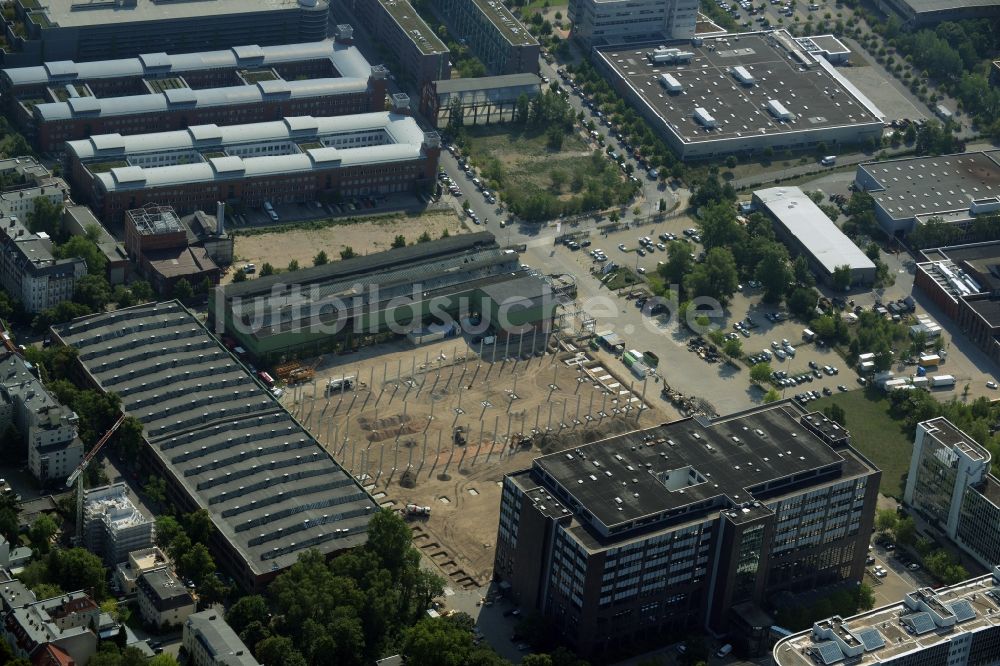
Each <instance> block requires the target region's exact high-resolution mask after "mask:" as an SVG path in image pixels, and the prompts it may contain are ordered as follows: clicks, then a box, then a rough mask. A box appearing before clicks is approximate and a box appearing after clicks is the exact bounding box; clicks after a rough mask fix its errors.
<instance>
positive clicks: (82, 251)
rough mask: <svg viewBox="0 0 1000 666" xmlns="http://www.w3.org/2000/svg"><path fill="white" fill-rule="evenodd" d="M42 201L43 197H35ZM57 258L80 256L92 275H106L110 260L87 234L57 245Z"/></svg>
mask: <svg viewBox="0 0 1000 666" xmlns="http://www.w3.org/2000/svg"><path fill="white" fill-rule="evenodd" d="M35 201H36V202H37V201H42V199H35ZM53 254H54V255H55V256H56V258H57V259H73V258H76V257H79V258H81V259H83V261H84V263H86V264H87V272H88V273H89V274H91V275H104V274H105V271H106V270H107V268H108V260H107V258H106V257H105V256H104V253H103V252H101V250H100V248H98V247H97V244H95V243H94V241H92V240H90V239H89V238H87V237H86V236H73V237H72V238H70V239H69V240H67V241H66V242H65V243H63V244H62V245H57V246H56V247H55V249H54V251H53Z"/></svg>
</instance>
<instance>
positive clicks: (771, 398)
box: [764, 388, 781, 404]
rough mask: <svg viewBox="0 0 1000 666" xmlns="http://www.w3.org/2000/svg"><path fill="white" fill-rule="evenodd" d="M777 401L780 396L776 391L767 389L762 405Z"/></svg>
mask: <svg viewBox="0 0 1000 666" xmlns="http://www.w3.org/2000/svg"><path fill="white" fill-rule="evenodd" d="M778 400H781V394H780V393H778V391H777V390H776V389H773V388H772V389H768V391H767V393H765V394H764V404H768V403H771V402H777V401H778Z"/></svg>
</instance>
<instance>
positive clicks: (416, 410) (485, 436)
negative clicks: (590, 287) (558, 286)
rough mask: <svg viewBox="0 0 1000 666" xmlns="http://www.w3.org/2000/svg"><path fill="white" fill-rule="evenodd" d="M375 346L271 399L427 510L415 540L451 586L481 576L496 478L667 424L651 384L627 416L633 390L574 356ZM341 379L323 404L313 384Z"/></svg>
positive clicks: (489, 549)
mask: <svg viewBox="0 0 1000 666" xmlns="http://www.w3.org/2000/svg"><path fill="white" fill-rule="evenodd" d="M379 349H380V350H382V351H383V352H384V353H382V354H380V355H379V354H377V353H376V352H375V350H365V351H364V352H362V353H359V354H352V355H350V356H343V357H336V358H332V357H327V358H325V359H324V361H326V362H324V363H321V364H320V367H319V368H318V369H317V375H316V382H317V388H316V389H315V390H314V389H313V388H312V387H311V386H304V387H300V388H298V389H291V390H289V392H288V393H287V394H286V395H285V397H284V398H283V400H282V402H283V403H284V404H285V405H286V406H287V407H288V408H289V409H290V410H291V411H292V412H293V413H294V414H295V415H296V416H297V417H298V418H299V419H300V421H301V422H302V423H303V424H304V425H305V426H306V427H307V428H308V429H309V430H310V431H311V432H312V433H314V435H315V436H316V437H317V439H319V441H321V442H322V443H324V445H326V447H327V449H328V450H329V451H330V452H331V453H332V454H333V455H334V457H335V458H337V460H338V461H340V462H341V464H342V465H343V466H344V467H345V468H346V469H348V470H349V471H351V472H352V473H353V474H354V475H355V476H357V477H358V478H359V479H361V480H362V482H363V483H364V484H365V485H366V486H368V487H370V488H373V489H377V490H378V491H379V492H385V493H386V502H391V503H392V506H393V507H394V508H397V509H401V508H403V507H404V506H406V505H407V504H410V503H412V504H416V505H418V506H429V507H431V515H430V516H429V517H427V518H416V519H414V520H413V521H412V523H413V526H414V528H415V532H416V534H417V536H416V537H415V543H416V545H417V547H418V548H421V550H422V552H424V553H425V554H426V555H427V556H428V557H429V558H430V559H431V560H432V561H434V562H435V564H436V565H437V566H438V567H439V569H441V572H442V573H443V574H444V575H445V576H446V577H447V578H448V579H449V580H450V582H451V583H452V584H455V585H458V586H473V585H475V584H481V583H485V582H487V581H488V580H489V579H490V575H491V571H492V567H493V557H494V547H495V541H496V530H497V521H498V518H499V510H500V493H501V490H502V488H501V485H500V482H501V481H502V480H503V476H504V474H507V473H510V472H513V471H516V470H520V469H525V468H527V467H529V466H530V465H531V461H532V459H534V458H535V457H537V456H539V455H542V454H545V453H552V452H555V451H559V450H562V449H565V448H569V447H574V446H579V445H581V444H584V443H587V442H591V441H594V440H596V439H599V438H603V437H606V436H608V435H609V434H612V433H615V432H622V431H627V430H632V429H635V428H637V427H648V426H652V425H655V424H658V423H662V422H663V421H665V420H669V419H673V418H676V417H677V414H676V413H674V412H672V411H669V410H670V408H669V407H665V406H663V403H661V402H660V401H658V400H654V395H655V394H657V393H658V391H659V387H658V386H656V385H655V384H654V383H653V382H652V380H649V384H648V386H646V387H645V388H646V392H647V393H646V403H647V405H649V408H648V409H645V410H639V409H638V407H639V405H640V404H642V392H643V383H642V382H641V381H637V380H635V379H634V378H633V377H631V375H628V374H627V373H626V374H622V372H621V370H622V368H621V366H620V364H618V365H615V366H612V365H610V364H605V363H603V362H602V361H600V360H596V359H593V358H591V357H588V356H586V355H585V354H583V355H581V354H582V353H573V354H571V353H568V352H562V353H559V354H557V355H555V356H553V355H552V354H546V355H544V356H540V357H539V356H532V357H528V358H522V359H520V360H514V359H508V360H506V361H502V360H499V358H498V360H496V361H495V362H489V360H491V357H489V356H487V355H486V352H485V351H484V357H485V358H484V360H482V361H480V359H479V358H478V356H477V354H476V350H473V349H471V348H470V347H469V346H468V345H467V344H466V342H465V341H464V340H463V339H450V340H444V341H441V342H438V343H434V344H430V345H426V346H421V347H419V348H416V349H414V348H413V347H410V346H409V345H407V344H403V343H400V344H389V345H382V346H380V348H379ZM500 351H501V352H502V351H503V348H502V347H501V348H500ZM498 356H499V355H498ZM327 359H329V360H327ZM343 376H349V377H350V376H353V377H356V378H357V380H358V383H357V385H356V387H355V389H354V390H352V391H345V392H344V393H342V394H340V393H334V394H333V395H331V396H329V398H328V397H326V396H325V395H324V391H323V386H324V384H325V383H326V382H327V381H328V380H329V379H332V378H339V377H343ZM425 546H426V548H425ZM439 560H441V562H439Z"/></svg>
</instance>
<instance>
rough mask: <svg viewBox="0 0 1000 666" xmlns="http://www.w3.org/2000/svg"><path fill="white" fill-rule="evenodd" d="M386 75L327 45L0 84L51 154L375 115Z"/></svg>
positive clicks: (97, 68) (15, 77)
mask: <svg viewBox="0 0 1000 666" xmlns="http://www.w3.org/2000/svg"><path fill="white" fill-rule="evenodd" d="M344 28H345V29H346V28H349V26H345V27H344ZM387 77H388V71H387V70H386V69H385V68H384V67H382V66H376V67H372V66H371V65H369V64H368V62H367V61H366V60H365V59H364V57H363V56H362V55H361V53H360V52H359V51H358V50H357V49H356V48H354V47H353V46H351V45H350V44H345V43H342V42H337V41H332V40H326V41H321V42H315V43H307V44H289V45H284V46H270V47H260V46H255V45H252V46H239V47H234V48H232V49H227V50H224V51H210V52H205V53H194V54H175V55H167V54H163V53H160V54H145V55H142V56H139V57H138V58H128V59H123V60H106V61H101V62H94V63H74V62H68V63H65V62H63V63H45V65H42V66H36V67H23V68H16V69H6V70H2V71H0V86H2V88H3V90H4V92H5V93H6V95H5V99H6V100H7V101H8V107H9V109H10V111H11V115H12V116H13V118H14V120H15V122H16V124H17V125H18V127H19V129H20V130H21V131H22V132H23V133H24V134H25V135H26V136H28V137H29V138H30V139H32V140H33V141H34V142H35V144H36V145H37V146H38V148H39V150H41V151H43V152H56V151H60V150H62V144H63V142H64V141H72V140H76V139H83V138H86V137H88V136H91V135H95V134H111V133H120V134H135V133H140V132H144V131H146V130H147V129H148V128H149V127H151V126H154V125H155V126H156V127H157V128H158V129H159V130H160V131H168V130H177V129H184V128H186V127H189V126H191V125H204V124H208V123H218V124H220V125H229V124H238V123H251V122H263V121H268V120H278V119H280V118H283V117H285V116H306V115H318V116H338V115H348V114H354V113H368V112H371V111H381V110H383V109H384V108H385V94H386V93H385V91H386V79H387Z"/></svg>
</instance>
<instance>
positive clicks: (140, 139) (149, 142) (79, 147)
mask: <svg viewBox="0 0 1000 666" xmlns="http://www.w3.org/2000/svg"><path fill="white" fill-rule="evenodd" d="M307 123H315V129H314V130H312V131H309V132H303V131H301V128H303V127H304V126H305V124H307ZM375 129H381V130H383V131H385V132H386V133H387V134H388V135H389V138H390V139H391V141H392V142H393V143H395V144H412V145H415V146H417V147H418V148H419V146H420V145H421V144H422V143H423V141H424V133H423V130H421V129H420V127H419V126H418V125H417V123H416V121H414V120H413V118H410V117H409V116H403V115H400V114H396V113H392V112H391V111H378V112H375V113H360V114H356V115H350V116H320V117H313V116H300V117H290V118H285V119H283V120H273V121H270V122H265V123H251V124H248V125H223V126H221V127H220V126H218V125H197V126H192V127H189V128H187V129H185V130H175V131H171V132H156V133H151V134H129V135H127V136H120V135H117V134H104V135H97V136H92V137H90V138H89V139H80V140H78V141H67V142H66V150H67V151H69V154H71V155H76V157H77V158H78V159H80V160H82V161H87V160H92V159H97V158H104V157H112V156H124V155H131V154H138V153H151V152H160V151H165V150H183V149H193V148H195V147H197V148H205V147H206V146H211V145H212V144H216V145H218V146H219V147H220V148H224V147H226V146H229V145H237V144H243V143H259V142H267V141H282V140H290V139H295V140H297V141H298V140H303V139H306V138H308V137H309V136H317V137H322V136H326V135H332V134H349V133H352V132H362V131H365V130H375ZM373 148H375V147H372V146H369V147H368V148H366V150H372V149H373Z"/></svg>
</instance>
